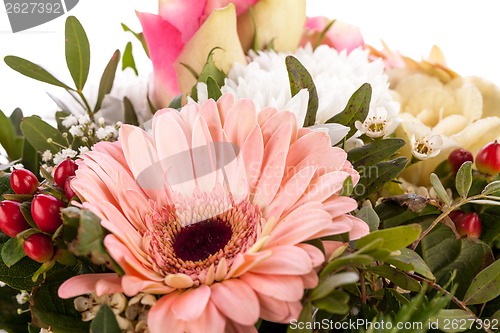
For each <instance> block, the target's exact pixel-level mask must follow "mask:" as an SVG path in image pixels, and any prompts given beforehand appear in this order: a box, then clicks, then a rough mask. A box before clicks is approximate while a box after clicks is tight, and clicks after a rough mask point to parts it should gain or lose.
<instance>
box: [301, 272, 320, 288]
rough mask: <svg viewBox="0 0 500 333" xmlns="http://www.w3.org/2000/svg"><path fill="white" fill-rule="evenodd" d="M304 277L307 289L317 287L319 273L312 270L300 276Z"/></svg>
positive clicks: (303, 281) (303, 280)
mask: <svg viewBox="0 0 500 333" xmlns="http://www.w3.org/2000/svg"><path fill="white" fill-rule="evenodd" d="M300 277H301V278H302V283H304V288H305V289H312V288H315V287H316V286H317V285H318V283H319V277H318V273H316V272H315V271H311V272H309V273H308V274H304V275H301V276H300Z"/></svg>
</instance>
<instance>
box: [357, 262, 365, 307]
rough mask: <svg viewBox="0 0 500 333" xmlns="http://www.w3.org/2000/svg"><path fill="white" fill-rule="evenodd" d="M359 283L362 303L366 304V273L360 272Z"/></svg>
mask: <svg viewBox="0 0 500 333" xmlns="http://www.w3.org/2000/svg"><path fill="white" fill-rule="evenodd" d="M359 283H360V288H361V302H362V303H363V304H366V285H365V272H363V271H362V270H360V271H359Z"/></svg>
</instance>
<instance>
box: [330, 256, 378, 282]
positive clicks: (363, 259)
mask: <svg viewBox="0 0 500 333" xmlns="http://www.w3.org/2000/svg"><path fill="white" fill-rule="evenodd" d="M374 261H375V259H373V258H372V257H371V256H369V255H366V254H357V253H352V254H348V255H345V256H342V257H339V258H335V259H334V260H332V261H330V262H329V263H328V265H326V266H325V268H323V270H322V271H321V277H325V276H326V275H328V273H330V272H333V271H335V270H338V269H340V268H344V267H355V266H365V265H371V264H372V263H373V262H374Z"/></svg>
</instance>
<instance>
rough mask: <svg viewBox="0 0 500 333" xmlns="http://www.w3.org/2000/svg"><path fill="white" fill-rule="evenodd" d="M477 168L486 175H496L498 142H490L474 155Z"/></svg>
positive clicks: (499, 161) (499, 166)
mask: <svg viewBox="0 0 500 333" xmlns="http://www.w3.org/2000/svg"><path fill="white" fill-rule="evenodd" d="M476 167H477V169H478V170H479V171H480V172H482V173H485V174H488V175H496V174H497V173H499V172H500V144H499V143H498V142H497V141H496V140H495V142H490V143H488V144H487V145H486V146H484V147H483V148H482V149H481V150H480V151H479V153H477V155H476Z"/></svg>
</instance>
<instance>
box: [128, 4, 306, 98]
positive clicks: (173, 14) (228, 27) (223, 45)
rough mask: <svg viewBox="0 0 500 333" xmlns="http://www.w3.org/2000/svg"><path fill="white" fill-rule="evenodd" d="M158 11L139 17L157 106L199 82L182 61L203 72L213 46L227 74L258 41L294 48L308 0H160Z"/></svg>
mask: <svg viewBox="0 0 500 333" xmlns="http://www.w3.org/2000/svg"><path fill="white" fill-rule="evenodd" d="M250 6H253V10H252V14H253V17H252V14H251V13H250V12H249V10H248V9H249V7H250ZM158 12H159V15H155V14H150V13H138V16H139V19H140V21H141V25H142V27H143V32H144V37H145V39H146V43H147V45H148V50H149V55H150V58H151V61H152V62H153V68H154V76H155V102H156V106H157V107H165V106H167V105H168V104H169V102H170V101H171V100H172V98H173V97H175V96H176V95H178V94H180V93H183V94H185V93H188V92H189V91H190V90H191V88H192V87H193V86H194V85H195V84H196V78H195V77H194V76H193V75H192V73H191V72H190V71H189V70H188V69H187V68H186V67H185V66H184V65H187V66H189V67H190V68H192V69H193V70H194V71H195V72H196V73H200V72H201V70H202V69H203V66H204V65H205V63H206V61H207V57H208V54H209V53H210V51H211V50H213V49H214V48H217V49H216V50H215V51H214V62H215V65H216V66H217V67H218V68H219V69H221V70H222V71H224V72H226V73H227V72H228V71H229V69H230V68H231V66H232V65H233V64H234V63H235V62H241V63H245V62H246V60H245V54H244V51H246V50H248V49H249V48H250V47H251V46H252V45H254V44H257V45H258V46H259V48H263V47H265V46H267V45H269V44H270V43H272V45H273V46H274V48H275V50H277V51H294V50H295V49H296V48H297V46H298V44H299V41H300V36H301V33H302V28H303V24H304V22H305V0H260V1H259V0H232V1H230V0H160V2H159V10H158ZM255 32H257V36H258V40H257V41H256V43H254V42H255V35H256V34H255ZM183 64H184V65H183Z"/></svg>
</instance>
